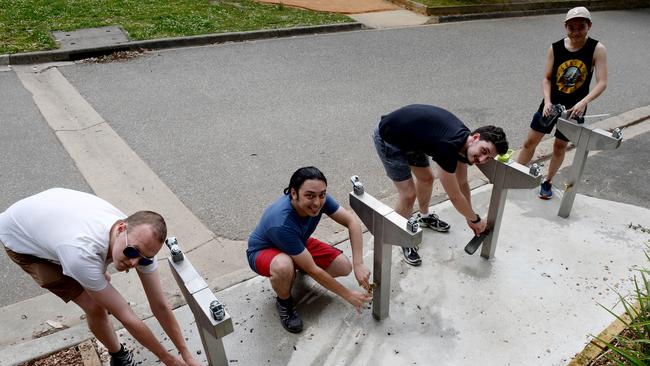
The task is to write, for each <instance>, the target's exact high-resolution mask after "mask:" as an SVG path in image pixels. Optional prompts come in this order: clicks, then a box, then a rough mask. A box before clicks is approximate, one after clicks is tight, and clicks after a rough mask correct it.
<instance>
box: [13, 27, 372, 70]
mask: <svg viewBox="0 0 650 366" xmlns="http://www.w3.org/2000/svg"><path fill="white" fill-rule="evenodd" d="M360 29H364V25H363V24H361V23H358V22H350V23H341V24H326V25H318V26H310V27H297V28H282V29H272V30H259V31H249V32H232V33H221V34H206V35H199V36H189V37H174V38H162V39H153V40H146V41H133V42H128V43H120V44H114V45H109V46H100V47H88V48H82V49H73V50H52V51H39V52H26V53H15V54H9V55H0V65H2V64H11V65H21V64H22V65H25V64H36V63H45V62H57V61H75V60H81V59H84V58H89V57H97V56H102V55H108V54H111V53H114V52H119V51H134V50H140V49H165V48H176V47H190V46H204V45H209V44H215V43H226V42H242V41H250V40H257V39H268V38H280V37H292V36H300V35H307V34H318V33H333V32H345V31H354V30H360Z"/></svg>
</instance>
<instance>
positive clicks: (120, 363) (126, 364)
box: [109, 344, 136, 366]
mask: <svg viewBox="0 0 650 366" xmlns="http://www.w3.org/2000/svg"><path fill="white" fill-rule="evenodd" d="M120 346H121V347H122V348H120V350H119V351H117V352H115V353H109V354H110V355H111V366H136V363H135V361H133V353H131V351H129V350H127V349H126V348H124V345H123V344H122V345H120Z"/></svg>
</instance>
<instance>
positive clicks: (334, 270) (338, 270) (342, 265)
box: [327, 254, 352, 277]
mask: <svg viewBox="0 0 650 366" xmlns="http://www.w3.org/2000/svg"><path fill="white" fill-rule="evenodd" d="M351 272H352V263H351V262H350V259H348V257H346V256H345V255H343V254H339V255H338V256H337V257H336V258H335V259H334V260H333V261H332V263H331V264H330V265H329V267H328V268H327V273H329V274H330V275H331V276H333V277H341V276H347V275H349V274H350V273H351Z"/></svg>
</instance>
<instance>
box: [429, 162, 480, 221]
mask: <svg viewBox="0 0 650 366" xmlns="http://www.w3.org/2000/svg"><path fill="white" fill-rule="evenodd" d="M438 177H439V179H440V183H442V188H444V190H445V192H446V193H447V196H448V197H449V200H450V201H451V204H452V205H454V208H456V211H458V213H460V214H461V215H463V216H464V217H465V219H466V220H469V221H472V220H474V219H475V218H476V215H475V214H474V209H472V204H471V203H470V202H469V201H468V200H467V198H466V197H465V194H464V193H463V191H462V190H461V188H460V184H459V182H458V178H457V177H456V174H455V173H449V172H447V171H445V170H444V169H442V168H440V167H438ZM468 190H469V188H468ZM468 194H469V192H468Z"/></svg>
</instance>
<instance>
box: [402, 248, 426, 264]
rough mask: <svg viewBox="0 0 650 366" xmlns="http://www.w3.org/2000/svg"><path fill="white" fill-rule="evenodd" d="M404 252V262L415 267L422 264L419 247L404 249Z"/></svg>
mask: <svg viewBox="0 0 650 366" xmlns="http://www.w3.org/2000/svg"><path fill="white" fill-rule="evenodd" d="M402 252H403V253H404V262H406V263H408V264H410V265H412V266H415V267H417V266H419V265H420V264H422V258H420V255H419V254H418V248H417V247H413V248H406V247H402Z"/></svg>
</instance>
